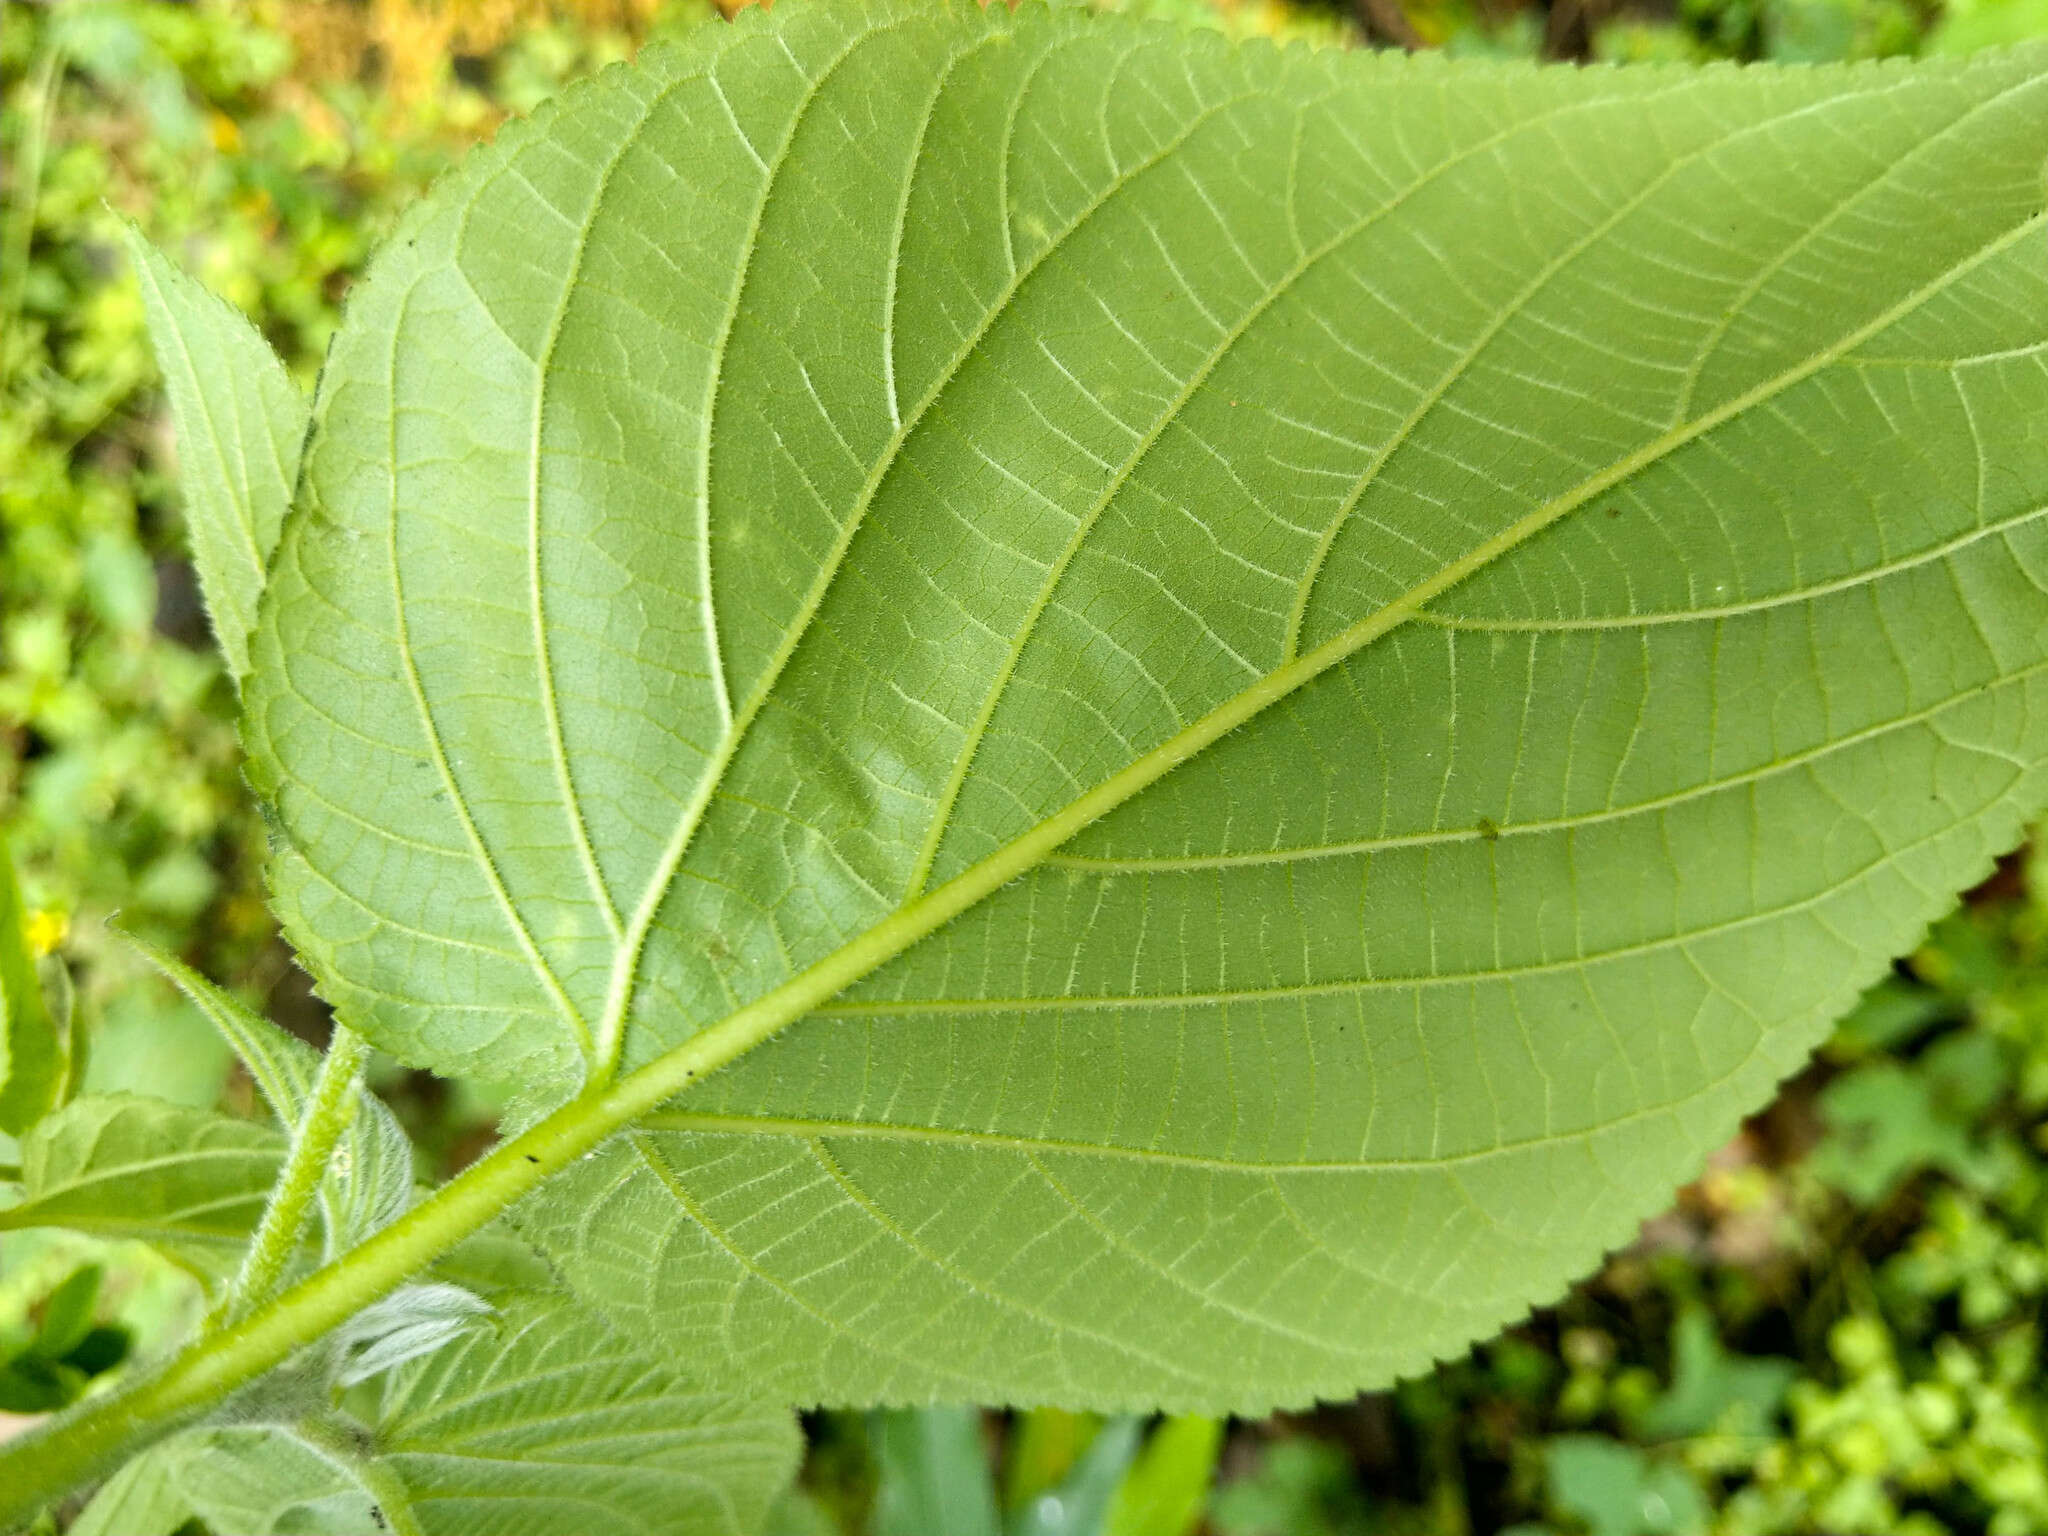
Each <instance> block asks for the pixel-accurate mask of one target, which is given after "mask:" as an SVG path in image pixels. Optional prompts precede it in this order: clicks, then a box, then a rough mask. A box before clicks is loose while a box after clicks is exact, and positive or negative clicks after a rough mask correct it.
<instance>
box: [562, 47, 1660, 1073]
mask: <svg viewBox="0 0 2048 1536" xmlns="http://www.w3.org/2000/svg"><path fill="white" fill-rule="evenodd" d="M872 35H873V34H863V38H866V37H870V36H872ZM853 51H854V50H853V49H852V48H849V49H848V50H847V52H846V53H845V54H842V55H840V57H839V58H838V59H835V60H834V61H833V63H832V65H831V66H829V67H828V69H827V70H826V71H824V72H821V74H820V77H819V79H818V81H817V82H815V83H814V87H813V89H812V91H811V92H810V93H809V94H808V96H807V98H806V101H807V102H808V101H809V100H812V99H815V97H816V94H817V92H818V90H821V89H822V88H823V84H824V80H825V78H826V76H828V75H829V74H830V72H831V70H832V69H835V68H837V66H838V65H839V63H841V62H843V61H844V59H845V58H846V57H848V56H850V54H851V53H852V52H853ZM956 57H957V56H956ZM1684 88H1685V86H1684V85H1683V84H1681V85H1678V86H1674V87H1673V91H1674V92H1676V91H1678V90H1682V89H1684ZM942 94H943V92H935V93H934V95H933V96H932V98H931V101H930V103H929V104H928V105H927V108H926V114H927V116H929V115H930V113H931V112H933V111H935V110H936V108H937V104H938V101H939V99H940V97H941V95H942ZM1253 98H1254V93H1251V92H1240V93H1237V94H1233V95H1230V96H1226V97H1224V98H1222V99H1221V100H1219V101H1217V102H1215V103H1214V104H1212V105H1210V106H1208V107H1205V108H1203V109H1202V110H1201V111H1199V112H1197V113H1196V114H1195V115H1194V117H1193V118H1192V119H1191V120H1190V121H1189V122H1188V123H1186V124H1185V125H1184V126H1183V127H1182V128H1181V129H1180V130H1179V131H1178V132H1176V133H1175V134H1174V135H1173V136H1172V137H1171V138H1170V139H1169V140H1168V141H1167V142H1166V143H1165V144H1163V145H1162V146H1160V147H1159V148H1158V149H1156V150H1154V151H1153V152H1152V153H1151V154H1149V155H1147V156H1146V157H1144V158H1143V159H1141V160H1139V161H1137V162H1136V163H1134V164H1133V165H1132V166H1131V167H1130V168H1129V169H1128V170H1120V171H1118V172H1117V174H1116V175H1115V177H1114V178H1113V179H1112V180H1111V181H1110V182H1109V183H1108V184H1107V185H1105V186H1104V187H1103V188H1102V189H1101V191H1099V192H1098V193H1097V194H1096V195H1095V196H1094V197H1093V198H1091V199H1090V200H1089V201H1088V203H1087V204H1086V205H1085V206H1083V207H1082V208H1081V209H1080V210H1079V211H1078V212H1077V213H1076V215H1075V216H1074V217H1073V219H1072V220H1071V221H1070V222H1069V223H1068V224H1067V226H1066V227H1065V228H1064V229H1062V230H1061V231H1059V233H1058V234H1057V235H1056V236H1054V237H1053V238H1052V239H1050V240H1048V241H1046V242H1045V243H1044V244H1043V245H1041V246H1040V248H1039V249H1038V250H1037V251H1036V252H1034V253H1033V255H1032V256H1031V258H1030V259H1029V261H1027V262H1026V263H1025V264H1024V265H1023V266H1022V267H1016V266H1015V265H1014V257H1013V259H1012V270H1011V275H1010V277H1009V279H1008V281H1007V282H1005V284H1004V285H1003V287H1002V289H1001V290H1000V291H999V292H998V293H997V295H996V296H995V298H994V300H993V301H992V302H991V303H990V305H989V306H988V308H987V310H986V311H985V313H984V314H983V316H982V317H981V320H980V322H979V324H978V325H977V327H976V328H975V330H974V331H973V333H972V334H971V335H970V336H968V337H967V338H966V339H965V340H963V342H962V343H961V345H960V346H959V347H958V348H957V349H956V350H955V352H954V355H953V356H952V358H951V359H949V361H948V363H947V365H946V366H945V367H944V368H942V369H940V370H939V371H938V372H937V373H936V374H935V375H934V377H933V380H932V382H931V384H930V385H929V386H928V387H927V389H926V391H925V393H924V395H923V397H922V398H921V399H920V400H919V401H918V403H917V406H916V408H915V409H914V410H912V411H911V412H910V413H909V414H908V415H906V416H904V417H902V419H901V420H900V421H899V422H898V424H897V425H896V428H895V430H894V431H893V432H892V433H891V435H890V438H889V441H888V442H887V444H886V445H885V446H884V448H883V450H882V453H881V454H880V456H879V457H878V458H877V460H876V462H875V464H874V465H873V467H872V468H871V469H870V470H869V472H868V475H867V477H866V479H865V481H864V482H863V484H862V487H861V491H860V494H859V495H858V497H857V498H856V499H855V502H854V505H853V508H852V509H851V511H850V513H849V515H848V517H847V520H846V523H845V524H844V526H843V527H842V528H841V530H840V532H839V534H838V536H837V537H836V538H835V540H834V542H833V546H832V548H831V550H830V551H828V552H827V555H826V557H825V559H824V561H823V562H822V563H821V566H820V569H819V573H818V576H817V578H816V579H815V580H814V581H813V583H812V586H811V590H810V591H809V592H808V593H807V594H806V595H805V600H804V603H803V605H802V607H801V608H800V609H799V610H798V612H797V615H796V617H795V620H794V622H793V623H792V624H791V625H790V626H789V628H788V630H787V631H786V632H785V634H784V636H783V638H782V641H781V642H780V643H779V644H778V645H777V647H776V649H775V652H774V654H773V655H772V656H771V657H770V658H769V661H768V664H767V666H766V667H765V668H764V670H763V674H762V676H761V679H760V681H759V682H757V683H756V685H755V686H754V687H753V688H752V689H751V690H750V691H749V694H748V697H747V698H746V700H745V701H744V702H743V703H742V704H741V706H740V708H739V709H738V710H737V711H736V712H735V713H734V715H733V717H732V720H731V723H730V725H729V727H728V729H727V732H726V736H725V740H724V741H723V742H722V743H721V745H720V748H719V750H718V752H717V753H716V754H715V756H714V757H713V758H712V760H711V761H710V762H709V763H708V764H707V765H706V768H705V772H704V776H703V778H702V779H701V780H700V782H699V785H698V789H697V791H696V793H694V794H693V795H692V796H691V797H690V800H689V801H688V802H687V803H686V804H685V806H684V807H683V810H682V813H681V815H680V816H679V818H678V821H677V825H676V828H675V831H674V834H673V835H672V836H671V838H670V840H669V842H668V845H667V846H666V848H665V849H664V850H663V853H662V857H661V860H660V862H659V863H658V864H657V866H656V868H655V872H654V875H653V877H652V878H651V879H650V880H649V882H648V886H647V890H646V891H645V893H644V895H643V897H642V900H641V901H640V903H639V904H638V905H637V907H636V909H635V912H634V917H633V921H632V923H631V925H630V926H629V928H628V931H627V936H626V940H625V942H624V944H622V945H621V946H620V948H619V951H618V960H617V964H616V968H615V970H614V974H613V982H612V988H611V991H610V995H609V997H608V999H607V1003H606V1008H605V1012H604V1014H603V1016H602V1019H601V1021H600V1025H599V1029H598V1036H599V1038H600V1039H611V1040H620V1041H622V1040H623V1037H624V1034H625V1025H626V1019H627V1016H628V1014H629V1012H630V1010H631V1007H632V1003H633V996H634V990H635V986H636V984H637V979H638V974H639V963H640V957H641V954H642V953H643V951H644V949H645V946H646V943H647V939H648V936H649V934H650V932H651V930H652V927H653V923H654V918H655V916H656V914H657V913H658V911H659V909H660V907H661V904H662V903H663V902H664V901H665V900H666V899H667V893H668V891H669V889H670V887H671V886H672V885H673V884H674V881H675V878H676V875H677V873H678V872H679V871H680V869H681V867H682V862H683V858H684V856H685V855H686V854H687V852H688V851H689V847H690V845H691V842H692V840H693V839H694V837H695V835H696V832H697V829H698V828H699V826H701V824H702V822H703V819H704V816H705V815H706V813H707V812H708V810H709V808H710V806H711V803H712V802H713V800H714V799H715V798H716V796H717V794H718V792H719V790H720V789H721V787H722V786H723V783H724V779H725V775H726V773H727V771H728V770H729V769H730V767H731V765H732V763H733V761H734V759H735V758H736V757H737V756H738V753H739V748H740V745H741V743H742V742H743V741H744V740H745V739H746V737H747V734H748V732H749V730H750V729H751V727H752V725H753V721H754V719H755V717H756V716H757V715H758V714H759V713H760V711H761V709H762V708H763V707H764V706H765V705H766V703H767V701H768V698H769V697H770V695H771V694H772V693H773V692H774V689H775V686H776V684H777V682H778V681H779V680H780V678H781V676H782V674H783V672H784V671H785V670H786V668H787V667H788V665H789V663H790V661H791V660H792V659H793V657H794V656H795V654H796V651H797V649H798V647H799V646H800V645H801V643H802V641H803V639H804V637H805V636H806V635H807V634H808V633H809V631H810V628H811V623H812V621H813V620H814V618H815V617H816V615H817V613H818V612H819V611H820V609H821V608H822V607H823V605H824V600H825V596H826V594H827V592H828V591H829V590H830V589H831V587H832V585H833V583H834V580H835V578H836V576H837V574H838V571H839V568H840V566H841V565H842V564H843V562H844V559H845V556H846V553H847V551H848V550H849V549H850V548H851V547H852V543H853V540H854V537H855V535H856V534H858V533H859V531H860V529H861V527H862V526H863V525H864V523H865V522H866V516H867V513H868V511H869V509H870V508H871V507H872V506H873V504H874V502H875V499H876V497H877V496H878V495H879V494H880V491H881V488H882V486H883V485H884V484H885V483H886V482H887V480H888V478H889V476H890V474H891V472H892V471H893V469H894V467H895V465H896V463H897V461H898V459H899V458H900V456H901V454H902V450H903V448H904V446H905V445H906V444H907V443H908V442H909V441H910V439H911V437H912V436H914V435H915V433H916V432H917V430H918V428H919V427H920V426H921V425H922V423H923V421H924V419H925V417H926V416H927V415H928V414H929V413H930V412H931V411H932V410H933V409H934V408H935V407H936V406H937V404H938V402H939V400H940V399H941V398H942V397H943V396H944V395H945V393H946V391H947V390H948V389H949V388H951V387H952V385H953V384H954V382H955V381H956V380H957V378H958V377H959V374H960V371H961V369H962V367H963V366H964V365H965V363H966V361H967V359H968V358H969V357H970V356H971V355H972V354H973V353H974V351H975V349H976V348H978V347H979V346H980V345H981V343H982V341H983V340H984V339H985V338H986V337H987V335H988V334H989V332H990V331H991V329H993V327H994V326H995V324H996V323H997V321H999V320H1000V319H1001V318H1002V317H1003V316H1004V315H1005V314H1006V313H1008V312H1009V310H1010V307H1011V305H1012V303H1013V302H1014V300H1015V299H1016V296H1017V295H1018V293H1020V292H1021V291H1022V290H1023V288H1024V286H1025V284H1026V283H1028V282H1029V281H1030V279H1031V278H1032V276H1033V275H1034V274H1035V273H1036V272H1038V271H1039V270H1040V269H1041V268H1042V267H1043V266H1044V265H1045V263H1046V262H1047V261H1048V260H1049V259H1050V258H1051V257H1052V256H1053V255H1055V254H1056V253H1057V252H1058V251H1059V250H1060V249H1061V248H1062V247H1063V246H1064V245H1065V243H1066V242H1067V241H1068V240H1070V239H1071V238H1072V237H1073V236H1074V235H1075V234H1076V233H1078V232H1079V230H1080V229H1081V228H1082V227H1083V226H1085V225H1086V224H1087V223H1088V221H1089V220H1090V219H1092V218H1093V217H1094V216H1095V215H1096V214H1097V213H1099V212H1100V211H1101V210H1102V209H1103V208H1105V207H1107V206H1108V205H1109V204H1110V203H1111V202H1113V201H1114V200H1115V199H1117V198H1118V197H1119V196H1121V195H1122V194H1123V193H1124V192H1125V191H1126V190H1128V188H1129V187H1130V186H1131V185H1132V184H1133V183H1134V182H1136V181H1137V180H1138V179H1139V178H1140V177H1142V176H1144V175H1147V174H1149V173H1150V172H1151V171H1153V170H1155V169H1157V168H1159V167H1160V166H1162V165H1165V164H1167V163H1168V162H1169V161H1170V160H1171V159H1172V157H1173V156H1174V155H1175V154H1177V153H1178V152H1179V150H1180V149H1181V148H1182V147H1183V146H1184V145H1185V144H1186V143H1187V142H1188V141H1189V140H1191V139H1192V138H1193V137H1194V136H1195V134H1197V133H1198V132H1200V131H1201V130H1202V128H1203V127H1205V126H1206V125H1207V124H1208V123H1209V122H1211V121H1212V120H1214V119H1215V118H1216V117H1218V116H1220V115H1221V114H1222V113H1224V112H1226V111H1228V110H1230V109H1231V108H1232V107H1235V106H1238V105H1240V104H1242V103H1243V102H1245V101H1247V100H1251V99H1253ZM1646 99H1647V98H1646ZM1611 100H1612V98H1608V97H1593V98H1589V99H1574V100H1571V101H1567V102H1564V103H1561V104H1560V105H1559V106H1557V107H1555V108H1553V109H1551V110H1549V111H1546V112H1540V113H1537V114H1535V115H1533V116H1530V117H1526V118H1520V119H1517V120H1516V121H1515V122H1513V123H1511V124H1508V125H1507V126H1505V127H1503V128H1500V129H1498V130H1497V131H1495V132H1494V133H1491V134H1488V135H1486V136H1485V137H1483V138H1480V139H1477V140H1475V141H1473V142H1472V143H1471V144H1469V145H1466V146H1464V147H1463V148H1461V149H1460V150H1458V151H1457V152H1456V153H1455V154H1452V155H1449V156H1447V157H1446V158H1445V159H1443V160H1442V161H1439V162H1438V163H1437V164H1435V165H1433V166H1431V167H1430V168H1429V169H1428V170H1427V171H1426V172H1425V173H1423V174H1422V175H1421V176H1419V177H1418V178H1417V179H1416V180H1415V181H1414V182H1412V183H1411V184H1409V185H1408V186H1407V187H1404V188H1403V189H1402V190H1401V192H1400V193H1399V194H1398V196H1397V197H1395V198H1394V199H1393V200H1392V204H1390V205H1389V207H1391V206H1393V205H1397V204H1399V203H1401V202H1405V201H1406V200H1407V199H1408V198H1409V197H1411V196H1413V195H1414V194H1415V193H1416V192H1417V191H1418V190H1420V189H1421V188H1422V187H1424V186H1427V185H1429V184H1430V183H1432V182H1434V181H1435V180H1436V179H1437V178H1438V177H1440V176H1442V175H1444V174H1445V173H1447V172H1448V171H1450V170H1451V169H1452V168H1453V167H1455V166H1457V165H1460V164H1462V163H1464V162H1465V161H1467V160H1469V159H1471V158H1473V157H1474V156H1477V155H1480V154H1483V153H1485V152H1486V151H1487V150H1490V149H1493V148H1495V147H1497V146H1498V145H1500V144H1502V143H1504V142H1506V141H1507V140H1509V139H1511V138H1514V137H1516V136H1518V135H1520V134H1523V133H1526V132H1528V131H1530V130H1531V129H1534V128H1538V127H1541V126H1543V125H1545V124H1548V123H1551V122H1553V121H1555V120H1556V119H1558V118H1561V117H1566V116H1570V115H1572V114H1573V113H1576V112H1581V111H1586V110H1591V109H1593V108H1597V107H1600V106H1604V105H1607V104H1608V103H1609V102H1610V101H1611ZM799 127H800V122H798V121H793V122H792V123H791V125H790V129H789V132H788V134H787V135H786V137H785V139H784V144H783V148H784V151H785V152H786V150H787V147H788V145H789V144H791V143H793V142H794V141H795V138H796V134H797V130H798V128H799ZM780 164H781V159H780V157H778V159H777V161H776V162H775V166H776V167H778V168H779V166H780ZM775 185H776V180H775V177H774V175H773V174H772V173H771V175H770V177H769V179H768V181H767V182H766V183H765V184H764V186H763V188H762V193H761V202H760V205H759V209H757V218H756V232H758V225H759V222H760V218H761V217H762V216H765V209H766V208H767V205H768V203H769V202H770V200H772V198H773V196H774V193H775ZM1386 211H1388V210H1387V209H1381V210H1376V212H1375V214H1374V215H1373V216H1371V217H1369V218H1368V219H1367V220H1366V221H1364V222H1366V223H1370V222H1372V218H1376V217H1378V216H1379V215H1380V214H1383V213H1384V212H1386ZM1004 217H1005V228H1006V230H1007V226H1008V210H1007V209H1006V210H1004ZM1334 243H1335V242H1333V244H1334ZM1159 430H1161V431H1163V430H1164V427H1163V424H1162V425H1161V427H1160V428H1159ZM1154 435H1156V433H1155V434H1154ZM704 474H705V484H706V486H707V495H708V486H709V464H708V461H707V463H706V466H705V471H704ZM1269 675H1270V674H1269ZM1255 686H1256V685H1255ZM963 760H964V759H963ZM1069 835H1071V834H1069ZM934 852H936V849H934ZM931 894H936V892H934V893H931ZM903 910H905V908H899V909H898V912H899V914H900V913H901V912H902V911H903ZM856 942H858V941H856ZM785 985H787V983H785ZM769 995H771V996H772V995H774V994H769ZM712 1027H714V1028H715V1027H717V1026H712ZM643 1070H644V1069H643Z"/></svg>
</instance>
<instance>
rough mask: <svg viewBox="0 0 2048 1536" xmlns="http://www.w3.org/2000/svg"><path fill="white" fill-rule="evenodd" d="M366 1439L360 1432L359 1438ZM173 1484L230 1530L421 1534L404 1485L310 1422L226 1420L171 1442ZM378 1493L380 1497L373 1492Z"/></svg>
mask: <svg viewBox="0 0 2048 1536" xmlns="http://www.w3.org/2000/svg"><path fill="white" fill-rule="evenodd" d="M364 1438H365V1439H367V1437H364ZM171 1450H172V1455H173V1465H174V1475H175V1477H176V1480H177V1485H178V1490H179V1492H180V1494H181V1495H182V1496H183V1497H184V1499H185V1500H186V1502H187V1503H188V1504H189V1505H190V1506H191V1507H192V1509H193V1510H194V1511H196V1512H197V1514H198V1515H199V1518H200V1519H201V1520H203V1521H204V1522H205V1523H206V1525H207V1527H208V1528H209V1529H211V1530H216V1531H224V1532H234V1533H235V1536H360V1533H367V1532H373V1531H389V1532H392V1533H393V1536H421V1530H420V1526H419V1524H418V1523H417V1522H416V1521H415V1520H413V1519H412V1518H411V1512H410V1510H408V1509H407V1507H406V1505H405V1501H404V1495H403V1490H401V1489H399V1488H397V1487H396V1486H394V1485H393V1484H392V1483H391V1482H390V1479H389V1477H388V1475H387V1476H384V1477H379V1475H378V1472H377V1469H376V1468H375V1467H374V1465H373V1464H372V1461H371V1458H370V1457H369V1455H368V1446H367V1445H366V1444H365V1445H357V1444H354V1443H352V1441H351V1438H350V1437H349V1436H348V1435H346V1434H343V1433H320V1432H318V1431H315V1430H312V1429H311V1427H310V1426H303V1425H287V1424H232V1425H222V1426H220V1427H217V1428H206V1429H194V1430H187V1431H186V1432H185V1433H184V1434H182V1435H180V1436H179V1437H178V1438H177V1440H175V1441H173V1442H172V1444H171ZM380 1495H381V1496H380Z"/></svg>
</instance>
